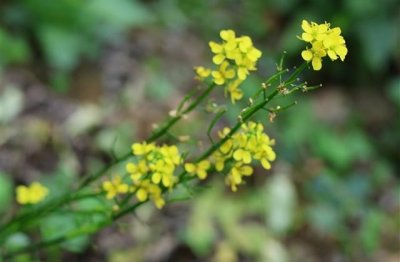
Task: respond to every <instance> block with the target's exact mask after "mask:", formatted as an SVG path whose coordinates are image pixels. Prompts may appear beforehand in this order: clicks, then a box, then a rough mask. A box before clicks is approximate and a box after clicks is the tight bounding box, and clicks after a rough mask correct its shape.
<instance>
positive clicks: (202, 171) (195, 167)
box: [185, 160, 211, 179]
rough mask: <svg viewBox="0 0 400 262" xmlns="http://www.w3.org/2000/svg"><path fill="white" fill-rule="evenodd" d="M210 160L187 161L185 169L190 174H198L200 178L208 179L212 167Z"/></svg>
mask: <svg viewBox="0 0 400 262" xmlns="http://www.w3.org/2000/svg"><path fill="white" fill-rule="evenodd" d="M210 166H211V165H210V162H209V161H208V160H203V161H200V162H199V163H197V164H193V163H186V164H185V170H186V172H188V173H189V174H193V175H197V176H198V177H199V178H200V179H206V177H207V170H208V169H209V168H210Z"/></svg>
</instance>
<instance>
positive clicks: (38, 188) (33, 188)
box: [16, 182, 49, 205]
mask: <svg viewBox="0 0 400 262" xmlns="http://www.w3.org/2000/svg"><path fill="white" fill-rule="evenodd" d="M16 193H17V202H18V203H19V204H21V205H26V204H36V203H39V202H41V201H42V200H43V199H44V198H45V197H46V196H47V195H48V193H49V190H48V188H47V187H45V186H43V185H42V184H40V183H39V182H33V183H32V184H31V185H30V186H18V187H17V189H16Z"/></svg>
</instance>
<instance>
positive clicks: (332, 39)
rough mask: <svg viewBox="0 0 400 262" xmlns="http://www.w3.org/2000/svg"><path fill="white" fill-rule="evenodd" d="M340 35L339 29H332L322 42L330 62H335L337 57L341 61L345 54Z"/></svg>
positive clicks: (345, 49)
mask: <svg viewBox="0 0 400 262" xmlns="http://www.w3.org/2000/svg"><path fill="white" fill-rule="evenodd" d="M340 33H341V30H340V28H339V27H336V28H333V29H332V30H331V31H330V33H329V34H328V35H327V36H326V37H325V38H324V40H323V45H324V47H325V48H326V50H327V53H328V56H329V57H330V59H331V60H332V61H333V60H336V59H337V56H339V57H340V60H342V61H343V60H344V58H345V57H346V54H347V48H346V45H345V43H346V42H345V40H344V38H343V36H341V35H340Z"/></svg>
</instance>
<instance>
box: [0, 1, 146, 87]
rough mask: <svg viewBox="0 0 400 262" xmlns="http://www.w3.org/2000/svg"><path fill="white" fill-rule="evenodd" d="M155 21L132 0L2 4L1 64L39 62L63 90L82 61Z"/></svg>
mask: <svg viewBox="0 0 400 262" xmlns="http://www.w3.org/2000/svg"><path fill="white" fill-rule="evenodd" d="M151 20H152V16H151V15H150V13H149V12H148V11H147V10H146V9H145V8H144V7H143V6H142V5H141V4H139V3H137V2H136V1H130V0H116V1H112V2H110V1H107V0H91V1H79V0H62V1H57V2H48V1H46V0H21V1H10V2H5V3H2V5H1V6H0V26H2V27H3V29H2V28H0V63H1V64H3V65H7V64H15V63H24V62H27V61H28V60H29V58H31V59H34V61H31V62H33V63H37V61H36V59H39V61H42V62H45V65H47V66H48V67H49V68H51V69H52V70H53V74H54V76H53V82H54V83H59V84H58V85H59V86H62V80H61V82H60V79H62V78H63V76H65V74H69V73H70V72H71V71H72V70H73V69H75V68H76V67H77V66H78V64H79V62H80V61H81V60H82V59H97V58H98V56H99V52H100V48H101V47H102V44H104V43H105V42H106V41H113V40H116V39H120V38H121V37H123V35H121V33H124V32H126V31H127V30H128V29H132V28H134V27H136V26H139V25H143V24H147V23H149V22H150V21H151ZM28 46H29V48H28ZM60 74H61V75H60ZM64 78H65V77H64Z"/></svg>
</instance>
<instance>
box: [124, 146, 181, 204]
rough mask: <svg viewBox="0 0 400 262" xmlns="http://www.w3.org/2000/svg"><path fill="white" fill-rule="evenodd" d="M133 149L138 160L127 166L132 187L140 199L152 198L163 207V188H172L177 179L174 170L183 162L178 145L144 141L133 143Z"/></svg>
mask: <svg viewBox="0 0 400 262" xmlns="http://www.w3.org/2000/svg"><path fill="white" fill-rule="evenodd" d="M132 149H133V154H134V155H135V156H136V162H134V163H133V162H129V163H127V164H126V166H125V169H126V171H127V172H128V173H129V174H130V177H131V180H132V184H133V187H132V188H131V189H132V190H134V191H136V198H137V199H138V200H139V201H141V202H143V201H146V200H147V199H151V200H153V202H154V204H155V205H156V206H157V207H158V208H161V207H162V206H164V204H165V201H164V199H163V198H162V191H163V189H164V188H165V187H167V188H172V186H173V185H174V183H175V182H176V181H177V178H176V176H175V175H174V172H175V169H176V167H177V166H178V165H180V164H181V162H182V159H181V155H180V153H179V150H178V147H176V146H175V145H171V146H168V145H162V146H158V145H155V144H154V143H151V144H147V143H145V142H143V143H135V144H133V145H132Z"/></svg>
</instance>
